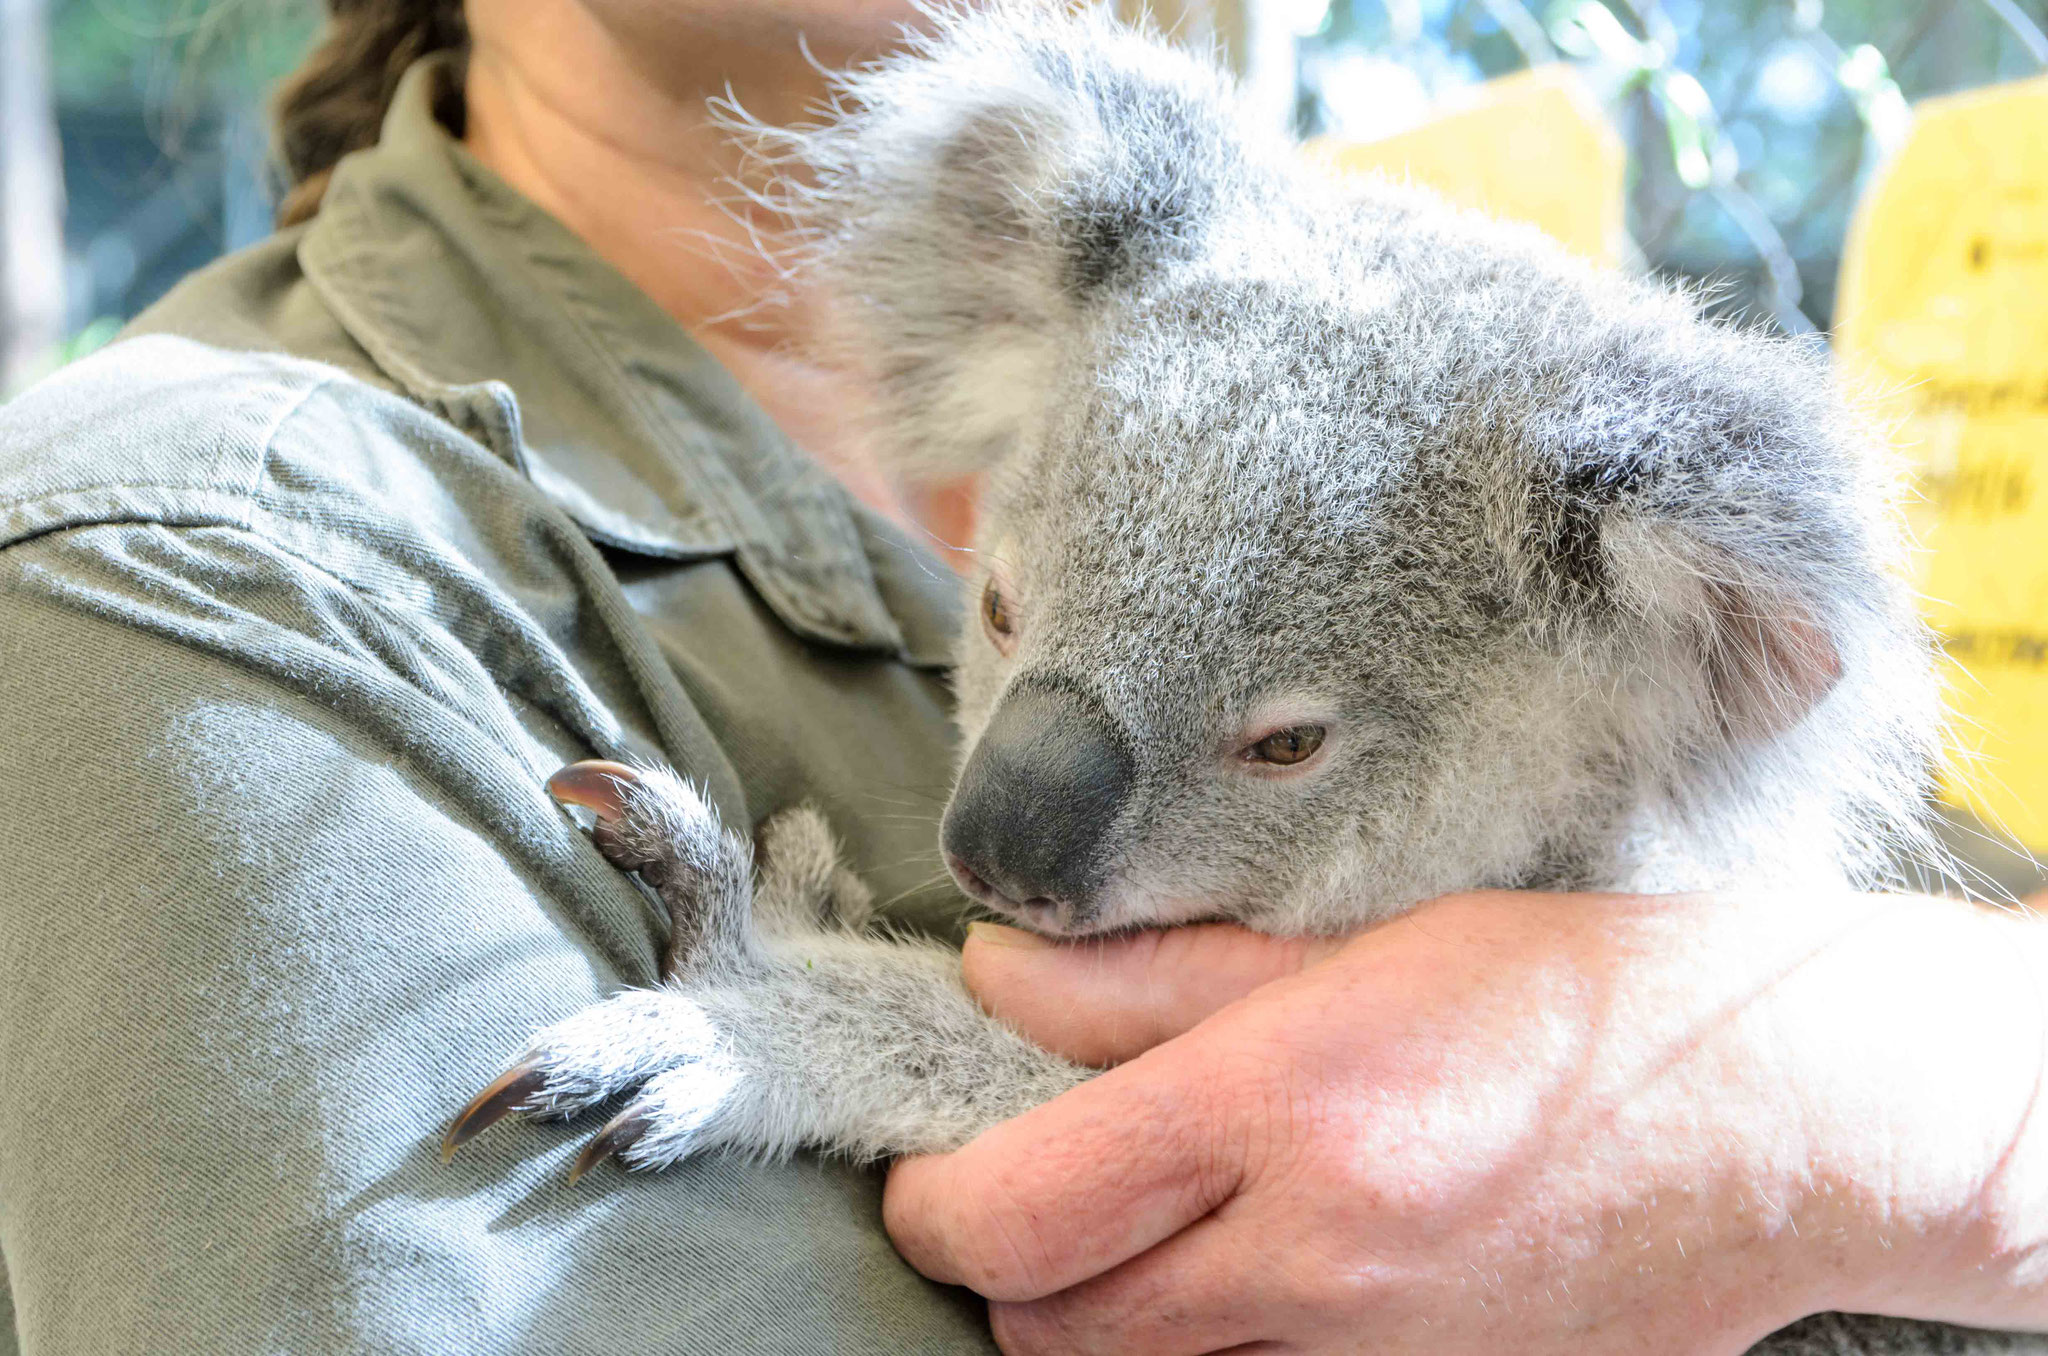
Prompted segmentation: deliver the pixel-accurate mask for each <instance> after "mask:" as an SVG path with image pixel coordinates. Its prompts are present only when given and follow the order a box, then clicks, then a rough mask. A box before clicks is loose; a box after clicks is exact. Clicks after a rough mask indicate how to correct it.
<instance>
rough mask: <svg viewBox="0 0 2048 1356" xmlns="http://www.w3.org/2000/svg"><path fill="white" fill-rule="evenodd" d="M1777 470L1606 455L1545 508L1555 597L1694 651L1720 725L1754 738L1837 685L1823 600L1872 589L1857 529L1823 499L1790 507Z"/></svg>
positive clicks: (1786, 722)
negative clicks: (1619, 615)
mask: <svg viewBox="0 0 2048 1356" xmlns="http://www.w3.org/2000/svg"><path fill="white" fill-rule="evenodd" d="M1769 476H1770V472H1769V470H1768V469H1764V468H1758V467H1754V466H1749V467H1737V468H1735V474H1733V475H1732V476H1730V475H1712V474H1706V475H1702V474H1699V473H1698V471H1697V468H1694V471H1693V473H1691V474H1688V473H1687V471H1686V470H1685V469H1682V468H1664V469H1663V470H1662V471H1661V472H1660V471H1659V470H1657V469H1655V468H1654V467H1653V465H1652V463H1650V462H1649V461H1648V460H1647V459H1645V458H1642V457H1625V458H1619V459H1610V460H1605V461H1603V462H1601V463H1600V464H1599V466H1598V467H1597V468H1596V469H1593V470H1581V471H1576V472H1573V473H1571V474H1569V475H1567V476H1566V477H1565V478H1564V483H1563V485H1562V487H1561V490H1562V493H1561V494H1560V493H1558V492H1557V490H1556V489H1553V491H1552V494H1551V495H1550V496H1547V499H1548V503H1549V505H1550V506H1551V509H1552V511H1551V512H1549V513H1547V514H1543V515H1541V516H1540V517H1539V522H1540V523H1541V526H1542V528H1543V529H1544V530H1543V546H1544V549H1543V551H1542V552H1541V555H1542V557H1543V559H1544V563H1545V565H1546V567H1547V568H1546V571H1545V573H1546V574H1547V575H1548V576H1549V578H1550V579H1551V581H1552V593H1553V597H1554V598H1555V599H1556V601H1557V602H1558V604H1559V605H1560V606H1561V607H1563V608H1564V609H1565V610H1567V611H1570V612H1578V613H1585V612H1587V611H1590V610H1599V609H1605V608H1615V609H1619V610H1621V611H1622V612H1624V613H1626V614H1628V615H1630V616H1633V617H1636V618H1639V619H1641V620H1643V621H1646V622H1647V623H1648V624H1649V626H1650V628H1651V632H1652V634H1653V635H1656V636H1661V637H1663V638H1664V639H1665V640H1666V641H1668V642H1669V643H1671V644H1674V645H1676V646H1679V647H1681V648H1682V650H1683V651H1685V652H1689V653H1690V654H1691V656H1692V658H1693V661H1694V662H1695V663H1696V665H1697V672H1698V673H1699V674H1700V677H1701V681H1702V682H1703V683H1704V686H1705V689H1706V690H1705V693H1704V696H1705V698H1706V700H1707V701H1708V702H1709V703H1710V704H1711V706H1712V709H1713V712H1714V716H1715V719H1716V721H1717V723H1718V724H1719V725H1720V728H1721V730H1722V732H1723V733H1724V734H1725V735H1726V736H1728V737H1729V738H1730V739H1734V740H1740V741H1745V742H1747V741H1756V740H1765V739H1770V738H1772V737H1774V736H1777V735H1780V734H1782V733H1784V732H1785V731H1787V730H1789V729H1791V728H1792V727H1793V726H1795V725H1797V724H1798V723H1799V722H1800V721H1801V720H1803V719H1804V718H1805V716H1806V714H1807V713H1808V712H1809V711H1811V710H1812V709H1813V708H1814V707H1815V706H1816V705H1818V704H1819V703H1820V702H1821V700H1822V699H1823V698H1825V697H1826V696H1827V695H1828V693H1829V692H1830V691H1832V690H1833V689H1834V686H1835V684H1836V683H1837V682H1839V681H1840V679H1841V677H1842V669H1843V665H1842V655H1841V650H1840V648H1839V646H1838V645H1837V643H1836V639H1835V637H1834V635H1833V634H1832V633H1831V631H1830V629H1829V625H1828V620H1827V617H1826V615H1825V609H1824V607H1823V604H1822V601H1821V600H1822V599H1823V598H1825V597H1828V596H1831V594H1832V592H1833V591H1834V590H1836V589H1840V588H1847V589H1849V590H1852V591H1854V592H1855V593H1859V594H1860V593H1861V592H1863V591H1864V589H1863V581H1862V580H1861V579H1860V577H1856V576H1857V575H1858V572H1859V570H1860V569H1861V566H1860V565H1859V564H1858V563H1857V556H1858V553H1857V552H1856V551H1855V550H1854V549H1853V529H1844V530H1845V531H1848V532H1849V533H1850V539H1849V540H1844V539H1842V538H1839V537H1837V536H1836V534H1835V533H1834V532H1833V531H1831V530H1830V528H1829V526H1828V523H1827V521H1826V520H1827V516H1828V515H1827V511H1826V507H1825V504H1824V503H1823V504H1808V505H1806V506H1804V508H1803V509H1801V508H1795V506H1793V505H1792V504H1790V503H1789V502H1787V501H1786V500H1785V499H1784V497H1783V495H1784V489H1783V487H1782V485H1780V484H1766V483H1765V481H1766V480H1767V479H1768V478H1769ZM1817 497H1818V498H1821V499H1823V500H1824V499H1825V496H1817ZM1793 523H1797V524H1798V530H1796V531H1791V530H1786V529H1787V528H1788V527H1789V526H1790V525H1791V524H1793ZM1844 546H1849V547H1850V548H1851V549H1848V550H1844V549H1842V548H1843V547H1844Z"/></svg>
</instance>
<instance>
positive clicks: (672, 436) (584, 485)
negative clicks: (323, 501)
mask: <svg viewBox="0 0 2048 1356" xmlns="http://www.w3.org/2000/svg"><path fill="white" fill-rule="evenodd" d="M455 79H456V68H455V66H454V65H453V63H451V62H449V61H448V60H447V59H446V58H442V57H429V58H426V59H424V60H422V61H420V62H418V63H416V64H415V65H414V66H413V67H412V68H411V69H410V70H408V71H407V72H406V73H405V75H404V77H403V78H402V80H401V81H400V83H399V86H398V90H397V93H396V95H395V96H394V99H393V102H392V107H391V112H390V113H389V115H388V116H387V117H386V119H385V123H384V127H383V131H382V135H381V138H380V140H379V142H378V144H377V145H376V146H374V147H372V148H370V149H368V150H365V151H361V152H358V153H357V154H355V155H351V156H349V157H347V158H346V159H344V160H343V161H342V162H341V164H340V165H339V166H338V167H337V168H336V170H335V173H334V178H333V181H332V182H331V183H330V184H329V186H328V189H327V192H326V195H325V197H324V198H323V200H322V203H321V208H320V211H319V214H318V215H317V216H315V217H314V219H313V221H312V222H311V224H310V225H309V226H308V227H307V229H306V232H305V234H304V236H303V237H302V238H301V240H300V243H299V250H298V254H299V261H300V265H301V267H302V268H303V269H304V270H305V273H306V276H307V278H308V279H309V280H310V281H311V282H312V284H313V286H314V287H315V288H316V289H317V290H318V291H319V293H320V295H321V297H322V299H323V300H324V301H325V302H326V303H327V304H328V305H329V306H330V307H331V308H332V309H333V311H334V313H335V315H336V316H337V318H338V319H339V320H340V322H341V324H342V325H343V326H344V327H345V328H346V329H347V330H348V331H349V333H350V335H351V336H352V337H353V338H354V339H355V341H356V342H357V343H359V344H361V345H362V346H363V349H364V350H365V351H366V352H367V353H368V354H369V356H370V358H371V359H372V361H374V362H375V363H376V364H377V365H378V367H379V368H381V369H382V370H383V371H384V372H385V373H386V374H388V375H389V376H390V377H391V379H392V380H393V381H394V382H396V383H397V384H398V385H399V386H401V387H402V388H404V389H405V390H406V392H407V393H408V394H409V395H411V396H412V397H413V398H414V399H416V400H419V401H421V402H422V403H424V404H426V405H428V406H429V407H431V408H435V409H437V410H439V411H441V412H442V413H444V414H445V415H446V416H447V417H449V418H451V419H452V420H454V421H455V422H456V423H458V424H460V425H462V426H464V427H466V428H468V429H469V430H470V431H472V432H474V433H476V434H477V435H478V436H479V437H482V438H483V439H484V440H485V441H487V442H490V443H492V444H493V445H494V446H498V447H499V450H500V451H501V453H502V454H504V455H507V456H510V457H511V458H513V459H514V460H515V461H516V462H517V463H518V464H519V466H520V467H521V469H522V470H524V471H525V473H526V474H527V476H528V477H529V478H530V479H531V480H532V481H533V483H534V484H535V485H536V486H537V487H539V488H540V489H541V490H542V491H543V492H544V493H546V494H547V495H548V496H549V497H550V498H552V499H553V500H554V501H555V502H556V503H557V504H559V505H560V506H561V507H562V508H563V509H564V510H565V511H566V512H568V513H569V515H570V516H571V517H573V518H574V519H575V520H576V521H577V522H578V523H579V524H580V525H581V526H582V527H583V529H584V531H585V532H587V533H588V534H589V535H590V536H591V538H592V539H593V540H596V541H599V542H602V543H604V544H605V545H607V546H610V547H613V548H615V549H619V550H624V551H632V552H637V553H640V554H643V555H649V556H659V557H667V558H672V559H679V560H681V559H692V558H700V557H705V556H713V555H723V554H728V553H730V554H732V555H733V556H734V557H735V558H736V560H737V563H738V565H739V567H740V569H741V571H742V572H743V573H744V574H745V576H746V578H747V580H748V582H749V583H751V584H752V585H753V586H754V588H755V589H756V590H757V591H758V592H759V594H760V595H761V597H762V598H763V599H764V600H765V601H766V602H767V604H768V605H769V606H770V607H771V608H772V609H773V610H774V611H775V613H776V614H777V616H778V617H780V619H781V620H782V621H783V622H784V623H785V624H787V625H788V626H789V627H790V628H791V629H792V630H794V631H796V632H798V633H799V634H802V635H804V636H807V637H809V638H812V639H815V640H821V641H826V642H829V643H833V644H838V645H845V646H851V647H855V648H861V649H876V650H891V651H895V652H896V653H898V654H900V655H902V656H904V657H905V658H908V659H910V660H912V661H913V662H917V663H923V664H937V663H943V662H944V658H943V657H944V652H945V638H944V635H943V630H944V627H943V626H942V625H932V624H928V623H929V620H930V619H928V618H926V617H924V616H922V615H919V616H916V617H910V616H906V617H905V619H904V620H905V621H906V622H908V623H909V625H908V627H907V629H908V631H909V632H910V634H909V635H908V636H906V626H905V625H899V621H898V618H897V617H896V616H895V615H893V614H892V613H891V611H890V609H889V608H888V607H887V606H886V605H885V604H884V602H883V599H882V594H881V591H880V590H879V589H878V587H877V582H876V571H875V568H874V565H873V564H872V563H871V561H870V559H869V556H868V553H867V545H864V541H863V537H864V534H863V532H862V531H861V529H860V528H859V527H858V526H856V521H855V519H856V514H860V515H862V516H864V517H871V516H872V515H867V514H866V511H865V510H863V509H859V508H858V507H857V506H856V505H855V504H854V503H853V502H852V500H851V498H850V497H849V496H848V494H847V493H846V491H845V489H844V488H843V487H842V486H841V485H840V484H839V483H838V482H837V481H836V480H834V479H833V478H832V477H831V476H830V475H829V474H827V473H826V472H825V471H824V470H822V469H821V468H820V467H819V466H818V465H817V464H816V463H815V462H813V461H812V460H811V459H810V458H809V457H807V456H805V455H804V454H803V453H802V452H801V451H800V450H799V449H798V448H796V447H794V446H793V445H792V444H791V443H790V441H789V439H788V438H787V437H786V436H785V435H784V434H783V433H782V431H781V430H780V429H779V428H778V427H776V425H775V424H774V423H773V422H772V421H771V420H770V419H769V418H768V416H767V414H766V413H765V412H763V411H762V410H761V409H760V407H759V406H758V405H756V404H755V403H754V402H753V401H752V400H751V399H750V398H749V397H748V396H747V395H746V393H745V392H744V391H743V390H742V389H741V388H740V386H739V384H738V383H737V382H736V381H734V380H733V378H732V376H731V375H730V374H729V373H728V372H726V370H725V369H724V368H723V367H721V366H720V365H719V364H718V363H717V361H716V360H714V359H713V358H712V357H711V356H710V355H709V354H708V353H706V352H705V351H704V350H703V349H702V348H701V347H699V346H698V345H697V343H696V342H695V341H694V340H692V339H691V338H690V336H689V335H688V334H687V333H685V332H684V330H683V329H682V327H681V326H680V325H678V324H676V322H675V321H674V320H672V319H671V318H670V317H669V316H668V315H667V314H666V313H665V312H663V311H662V310H661V309H660V308H659V307H658V306H656V305H655V304H654V302H653V301H651V300H650V299H649V298H648V297H647V296H646V295H645V294H644V293H642V292H641V291H640V290H639V289H638V288H636V287H634V286H633V285H632V284H631V283H630V282H628V281H627V280H626V279H625V278H624V277H622V276H621V275H620V274H619V273H617V272H616V271H615V270H613V269H612V268H611V267H610V266H609V265H608V264H606V263H605V262H604V261H603V260H601V259H599V258H598V257H597V256H596V255H595V254H593V253H592V252H591V250H590V248H589V247H588V246H587V245H585V244H584V243H583V242H582V241H581V240H579V239H578V238H577V237H576V236H575V235H574V234H573V233H571V232H570V231H569V230H568V229H567V228H566V227H564V226H563V225H562V224H561V223H560V222H558V221H556V220H555V219H554V218H553V217H551V216H549V215H548V214H547V213H546V212H544V211H542V210H541V209H540V208H539V207H537V206H535V205H534V204H533V203H532V202H530V201H529V200H527V199H526V198H525V197H523V196H522V195H520V194H519V193H517V192H516V191H514V190H513V189H512V188H511V187H509V186H508V185H506V184H505V183H504V182H503V181H502V180H501V179H499V178H498V177H497V176H496V175H495V174H493V173H492V172H491V171H490V170H488V169H486V168H485V167H484V166H483V165H482V164H481V163H480V162H478V161H477V160H476V159H475V158H474V157H473V156H471V155H470V154H469V153H468V152H467V151H466V150H464V149H463V147H462V146H461V145H460V144H459V143H458V142H457V141H456V140H455V139H454V137H453V136H451V135H450V134H449V132H448V131H447V130H446V128H444V127H443V126H442V124H441V123H440V122H439V121H438V120H437V119H436V117H435V113H434V110H435V106H436V103H437V101H444V100H446V99H447V98H449V97H450V96H451V95H452V93H453V88H454V81H455ZM515 396H516V397H517V398H516V399H515ZM872 529H873V524H872V523H870V531H869V532H868V533H867V534H865V535H866V536H867V538H868V539H869V542H868V544H873V543H874V542H876V541H879V540H887V541H888V542H890V543H891V544H890V545H889V546H887V547H884V548H882V549H887V550H892V551H893V550H902V549H909V550H913V551H914V550H915V548H914V547H909V546H908V544H907V543H905V542H903V541H902V539H901V538H900V537H897V536H894V535H893V534H890V535H887V536H886V537H877V536H876V534H875V533H874V532H873V530H872ZM891 564H893V562H891ZM885 573H886V574H887V575H888V576H889V577H890V578H891V579H892V580H893V579H896V578H898V577H899V576H900V575H901V571H899V570H896V569H893V568H891V569H888V570H886V571H885ZM919 591H920V592H921V593H924V592H927V591H926V590H919ZM918 601H920V602H923V603H927V604H928V603H929V599H928V598H925V599H920V600H918ZM917 610H918V609H916V608H912V609H907V611H917Z"/></svg>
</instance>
